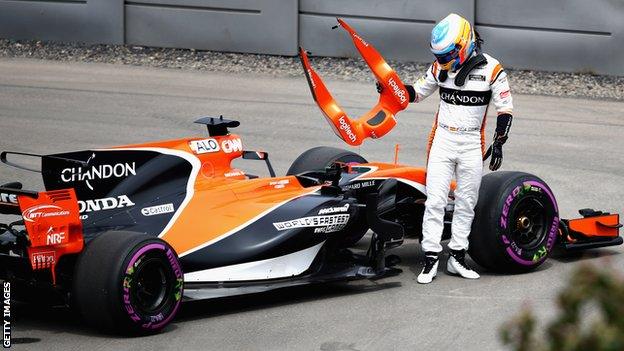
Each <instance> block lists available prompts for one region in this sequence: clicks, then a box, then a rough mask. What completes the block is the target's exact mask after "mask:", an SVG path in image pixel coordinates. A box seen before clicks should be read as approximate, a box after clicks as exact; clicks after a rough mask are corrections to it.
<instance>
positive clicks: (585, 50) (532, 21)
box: [475, 0, 624, 75]
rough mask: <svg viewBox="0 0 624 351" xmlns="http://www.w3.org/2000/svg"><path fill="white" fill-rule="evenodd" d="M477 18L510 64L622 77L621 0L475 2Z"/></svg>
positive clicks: (494, 49) (491, 47) (497, 52)
mask: <svg viewBox="0 0 624 351" xmlns="http://www.w3.org/2000/svg"><path fill="white" fill-rule="evenodd" d="M475 20H476V24H477V30H478V31H479V33H480V34H481V35H482V36H483V37H484V38H485V40H486V47H487V49H488V50H490V51H492V52H493V53H494V54H495V55H497V56H499V57H500V59H501V60H502V61H503V62H504V63H505V64H506V65H508V66H512V67H515V68H539V69H542V70H549V71H586V72H596V73H606V74H617V75H624V1H622V0H591V1H587V0H548V1H544V0H522V1H513V0H505V1H501V0H477V3H476V18H475Z"/></svg>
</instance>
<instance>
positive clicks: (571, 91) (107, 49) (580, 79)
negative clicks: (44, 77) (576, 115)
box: [0, 39, 624, 100]
mask: <svg viewBox="0 0 624 351" xmlns="http://www.w3.org/2000/svg"><path fill="white" fill-rule="evenodd" d="M0 57H7V58H17V57H24V58H35V59H44V60H55V61H69V62H76V61H80V62H102V63H114V64H125V65H140V66H152V67H164V68H177V69H191V70H202V71H219V72H230V73H256V74H267V75H271V76H286V77H295V76H297V77H299V76H302V71H301V64H300V62H299V59H298V58H297V57H289V56H273V55H257V54H238V53H222V52H213V51H200V50H193V49H190V50H188V49H169V48H152V47H144V46H132V45H87V44H75V43H55V42H41V41H15V40H10V39H0ZM311 62H312V65H313V66H314V68H315V69H316V70H317V71H318V72H319V74H321V75H322V76H323V77H326V78H334V79H344V80H357V81H370V82H372V81H373V76H372V75H371V74H370V71H369V70H368V67H367V66H366V64H365V63H364V61H362V60H361V59H344V58H321V57H312V58H311ZM389 63H390V65H391V66H392V67H394V68H395V69H396V70H397V72H398V73H399V75H400V76H401V78H402V79H403V80H404V81H406V82H414V81H416V79H417V78H418V77H420V75H422V73H423V72H424V71H425V69H426V66H427V64H423V63H415V62H395V61H390V62H389ZM507 71H508V73H509V79H510V84H511V86H512V89H513V91H514V92H515V93H521V94H535V95H553V96H566V97H582V98H590V99H607V100H624V77H616V76H601V75H594V74H587V73H556V72H539V71H527V70H511V69H508V70H507Z"/></svg>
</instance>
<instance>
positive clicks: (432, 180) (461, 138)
mask: <svg viewBox="0 0 624 351" xmlns="http://www.w3.org/2000/svg"><path fill="white" fill-rule="evenodd" d="M483 55H484V56H485V58H486V59H487V63H486V64H483V65H480V66H477V67H475V68H474V69H473V70H471V71H470V72H469V74H468V76H467V77H466V80H465V83H464V85H463V86H457V85H455V79H454V78H455V76H456V74H457V73H456V72H448V77H447V78H446V80H444V81H440V80H441V79H439V78H440V77H439V76H438V75H439V67H438V64H437V63H436V62H434V63H433V64H432V65H431V66H430V67H429V69H428V70H427V74H426V75H425V76H424V77H422V78H421V79H420V80H418V82H417V83H416V84H415V85H414V91H413V93H415V94H414V95H415V96H414V100H415V101H416V102H418V101H421V100H423V99H424V98H426V97H427V96H429V95H431V94H432V93H433V92H434V91H435V90H436V89H437V88H439V91H440V107H439V108H438V112H437V114H436V119H435V122H434V124H433V128H432V130H431V134H430V136H429V148H428V161H427V201H426V203H425V207H426V208H425V214H424V217H423V240H422V248H423V251H425V252H436V253H439V252H441V251H442V246H441V245H440V240H441V238H442V231H443V229H444V211H445V207H446V206H447V202H448V195H449V190H450V185H451V180H452V179H453V176H454V175H455V176H456V180H457V187H456V188H455V193H454V195H455V210H454V214H453V222H452V226H451V228H452V229H451V233H452V237H451V241H450V243H449V245H448V246H449V248H450V249H452V250H466V249H468V235H469V234H470V228H471V226H472V220H473V218H474V208H475V205H476V204H477V198H478V194H479V186H480V185H481V176H482V172H483V154H484V151H485V135H484V132H485V115H486V113H487V109H488V105H489V103H490V100H493V102H494V106H495V107H496V111H497V112H498V114H499V115H500V114H512V109H513V105H512V97H511V93H510V91H509V83H508V82H507V74H506V73H505V72H504V71H503V69H502V67H501V65H500V63H499V62H498V61H497V60H496V59H494V58H493V57H491V56H489V55H487V54H483Z"/></svg>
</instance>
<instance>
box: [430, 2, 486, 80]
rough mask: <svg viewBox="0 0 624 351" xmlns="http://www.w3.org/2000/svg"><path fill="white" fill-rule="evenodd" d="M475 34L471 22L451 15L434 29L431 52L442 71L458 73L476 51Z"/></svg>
mask: <svg viewBox="0 0 624 351" xmlns="http://www.w3.org/2000/svg"><path fill="white" fill-rule="evenodd" d="M475 45H476V43H475V34H474V30H473V29H472V26H471V25H470V22H468V21H467V20H466V19H465V18H463V17H462V16H460V15H457V14H454V13H451V14H450V15H448V16H446V17H445V18H444V19H442V20H441V21H440V22H439V23H438V24H436V25H435V27H433V30H432V31H431V46H430V48H431V52H432V53H433V55H434V56H435V57H436V61H438V64H439V65H440V68H441V69H442V70H446V71H456V70H457V69H459V67H461V65H463V64H464V62H466V61H467V60H468V59H469V58H470V56H471V55H472V53H473V52H474V50H475Z"/></svg>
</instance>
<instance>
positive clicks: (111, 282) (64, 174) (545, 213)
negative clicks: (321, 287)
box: [0, 32, 622, 334]
mask: <svg viewBox="0 0 624 351" xmlns="http://www.w3.org/2000/svg"><path fill="white" fill-rule="evenodd" d="M351 34H352V35H353V38H354V41H355V40H357V41H358V42H359V43H360V44H361V45H363V46H364V47H365V48H370V49H372V46H370V45H369V44H368V43H366V42H365V41H364V40H363V39H361V37H359V36H357V34H355V32H351ZM301 52H302V59H304V67H305V68H306V74H307V76H308V79H309V82H310V86H311V88H312V91H313V93H314V94H315V99H316V100H317V102H319V104H320V105H321V108H322V110H323V112H324V113H325V115H326V116H327V118H328V121H330V123H332V125H334V126H335V131H336V133H337V134H338V135H339V136H341V137H342V138H343V139H345V140H349V141H351V143H353V144H357V143H358V142H361V140H360V139H358V138H362V137H380V136H381V135H383V134H385V133H386V132H387V131H388V130H389V129H388V128H392V126H393V125H394V124H393V123H396V122H395V121H394V114H395V113H396V112H398V111H399V110H401V109H402V108H404V107H402V98H401V96H402V93H401V89H404V87H403V85H402V83H401V82H400V80H399V79H398V76H396V74H394V71H392V70H391V69H389V67H386V66H387V64H385V61H383V59H381V57H376V56H374V55H373V54H374V52H369V53H370V54H371V55H372V56H373V58H374V59H375V60H376V61H375V62H376V63H377V64H376V67H377V68H376V69H378V71H376V75H377V76H378V80H379V81H380V83H381V84H383V85H385V86H386V88H387V89H384V91H385V93H382V94H392V96H394V97H392V96H389V95H384V96H382V99H381V100H380V103H379V104H378V106H376V107H375V109H374V111H373V112H374V113H370V114H367V115H365V116H364V117H362V118H361V119H360V120H358V121H351V120H350V119H349V118H348V117H347V116H346V115H345V114H343V113H338V112H336V111H338V110H339V108H338V107H337V105H336V104H335V101H333V99H332V98H331V95H329V93H328V92H327V91H326V89H325V88H324V86H323V85H322V82H321V81H320V79H319V78H318V76H317V75H316V74H315V73H313V71H312V69H311V67H310V66H309V62H307V60H305V58H304V55H305V52H304V51H303V50H302V51H301ZM380 59H381V61H380ZM384 64H385V66H384ZM374 70H375V69H374ZM318 89H321V90H322V89H325V92H323V91H321V90H318ZM328 96H329V97H328ZM392 99H395V100H394V102H393V100H392ZM197 123H200V124H203V125H205V126H206V127H207V129H208V134H209V136H208V137H193V138H184V139H177V140H169V141H161V142H153V143H146V144H140V145H127V146H119V147H112V148H107V149H93V150H84V151H77V152H69V153H62V154H53V155H34V154H25V153H16V152H3V153H2V154H0V161H2V162H3V163H5V164H8V165H11V166H15V167H19V168H24V169H27V170H33V171H37V172H41V174H42V178H43V183H44V186H45V191H41V192H33V191H25V190H22V189H21V188H22V186H21V184H20V183H9V184H5V185H4V186H1V187H0V213H1V214H5V215H15V216H18V217H17V218H16V220H15V221H13V222H11V223H7V224H0V279H2V280H8V281H10V282H11V284H12V287H13V291H14V294H13V297H14V298H17V299H28V298H29V297H32V298H34V299H37V300H39V301H40V300H41V299H43V298H44V297H50V296H55V297H58V299H59V300H60V302H62V303H65V304H69V305H73V306H75V308H76V309H77V310H78V311H79V312H80V313H81V315H82V316H83V317H84V318H85V319H86V320H87V321H88V322H90V323H91V324H93V325H94V326H96V327H99V328H102V329H106V330H118V331H122V332H130V333H138V334H143V333H151V332H156V331H159V330H161V329H162V328H164V327H165V326H166V325H167V324H168V323H170V322H171V320H172V319H173V318H174V316H175V315H176V312H177V311H178V308H179V307H180V304H181V302H182V300H184V299H186V300H195V299H206V298H215V297H222V296H230V295H239V294H247V293H254V292H260V291H266V290H270V289H276V288H283V287H288V286H295V285H302V284H312V283H323V282H330V281H341V280H354V279H376V278H380V277H384V276H388V275H392V274H397V273H399V272H400V270H399V269H396V268H394V266H395V265H396V264H397V263H398V262H399V258H398V257H397V256H394V255H388V254H387V251H388V250H389V249H392V248H394V247H396V246H399V245H401V244H402V243H403V240H404V238H405V237H415V238H419V237H420V236H421V224H422V223H421V222H422V214H423V211H424V202H425V199H426V195H425V194H426V191H425V187H426V184H425V179H426V177H425V174H426V173H425V169H423V168H418V167H412V166H407V165H402V164H398V163H397V162H395V163H376V162H368V161H367V160H366V159H364V158H363V157H362V156H361V155H358V154H356V153H354V152H351V151H347V150H342V149H337V148H331V147H316V148H313V149H310V150H308V151H305V152H304V153H303V154H301V155H300V156H299V157H298V158H297V159H296V160H295V161H294V163H293V164H292V166H291V167H290V169H289V170H288V172H287V174H286V175H285V176H276V175H275V172H274V171H273V168H272V167H271V163H270V162H269V157H268V154H267V153H265V152H259V151H247V150H245V149H244V148H243V143H242V139H241V137H240V136H238V135H236V134H233V133H231V132H230V129H231V128H234V127H237V126H238V125H239V122H237V121H233V120H227V119H224V118H222V117H216V118H212V117H205V118H202V119H200V120H198V121H197ZM354 138H355V140H353V139H354ZM20 157H36V158H40V167H37V168H36V169H30V168H28V167H25V166H23V162H19V161H20ZM238 158H243V159H251V160H258V161H262V162H265V163H266V165H267V168H268V172H269V173H270V177H257V176H254V175H252V174H248V173H246V172H245V171H243V170H241V169H236V168H234V167H232V164H231V163H232V161H233V160H235V159H238ZM447 210H448V211H447V216H446V217H447V218H446V221H445V224H446V228H445V234H444V237H445V238H448V237H449V236H450V231H449V230H448V229H449V226H450V220H451V218H452V215H453V192H452V191H451V193H450V194H449V206H448V208H447ZM475 211H476V217H475V221H474V224H473V232H472V234H471V236H470V255H471V257H472V258H473V259H474V260H475V261H476V262H477V263H478V264H479V265H481V266H482V267H484V268H485V269H488V270H494V271H499V272H526V271H530V270H532V269H535V268H536V267H538V266H539V265H541V264H542V263H543V262H544V261H545V260H546V259H547V258H548V255H549V254H550V253H551V252H552V250H553V249H554V248H555V247H556V246H560V247H562V248H564V249H566V250H574V249H586V248H594V247H601V246H609V245H619V244H621V243H622V238H621V237H620V236H619V227H620V225H619V217H618V215H615V214H613V215H612V214H608V213H602V212H597V211H592V210H584V211H582V213H581V214H582V215H583V218H581V219H575V220H563V219H560V218H559V211H558V207H557V201H556V200H555V196H554V194H553V193H552V191H551V190H550V188H549V187H548V185H546V183H545V182H544V181H542V180H541V179H540V178H538V177H536V176H533V175H530V174H527V173H521V172H496V173H491V174H488V175H486V176H484V178H483V182H482V185H481V189H480V195H479V202H478V204H477V207H476V210H475ZM369 229H371V230H372V232H373V234H372V235H371V236H369V237H367V239H366V240H368V242H369V244H368V250H367V251H366V252H360V251H357V250H354V249H352V246H353V245H354V244H355V243H356V242H359V241H361V240H362V239H363V238H364V237H365V234H366V233H367V232H368V230H369Z"/></svg>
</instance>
